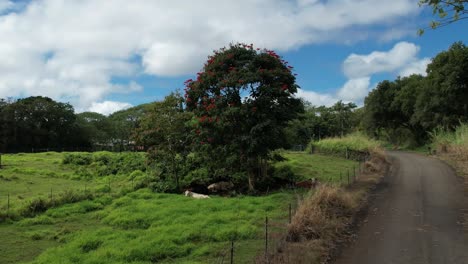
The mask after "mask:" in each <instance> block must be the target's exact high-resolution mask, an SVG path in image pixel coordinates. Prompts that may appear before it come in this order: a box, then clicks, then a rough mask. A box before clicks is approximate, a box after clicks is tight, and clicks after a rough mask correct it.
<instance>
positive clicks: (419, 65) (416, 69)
mask: <svg viewBox="0 0 468 264" xmlns="http://www.w3.org/2000/svg"><path fill="white" fill-rule="evenodd" d="M429 63H431V59H429V58H424V59H421V60H417V61H413V62H412V63H410V64H409V65H407V66H405V67H404V68H403V69H401V70H400V73H399V75H400V76H401V77H407V76H410V75H411V74H420V75H422V76H426V75H427V73H426V69H427V65H428V64H429Z"/></svg>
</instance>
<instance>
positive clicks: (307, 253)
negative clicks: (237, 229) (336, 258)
mask: <svg viewBox="0 0 468 264" xmlns="http://www.w3.org/2000/svg"><path fill="white" fill-rule="evenodd" d="M387 168H388V162H387V160H386V156H385V153H384V152H383V151H380V150H376V151H373V152H372V156H371V158H370V159H369V160H368V161H367V162H365V163H364V164H363V167H362V168H361V169H362V174H361V175H360V176H359V178H358V179H357V181H356V182H355V183H354V184H352V185H349V186H347V187H336V186H329V185H322V186H320V187H319V188H317V189H316V191H315V193H314V194H313V195H311V196H309V197H307V198H306V199H304V200H303V201H302V202H301V204H300V205H299V207H298V209H297V211H296V213H295V215H294V216H293V218H292V221H291V224H289V225H288V227H287V233H286V234H285V235H284V237H283V240H282V241H281V243H279V245H278V247H277V249H276V251H275V252H272V254H269V255H268V256H267V258H268V259H265V256H258V257H257V259H256V261H255V263H294V264H301V263H326V262H328V261H329V260H330V259H331V258H332V256H333V255H334V254H336V253H337V252H338V251H339V247H340V246H342V245H343V244H344V243H345V242H346V241H349V240H350V239H351V237H352V229H353V226H355V224H356V222H358V219H360V218H359V216H360V215H363V212H365V208H367V205H368V202H367V198H368V194H369V191H370V190H371V189H373V188H374V187H375V186H376V185H377V183H379V182H380V179H381V178H382V177H383V175H384V174H385V172H386V171H387Z"/></svg>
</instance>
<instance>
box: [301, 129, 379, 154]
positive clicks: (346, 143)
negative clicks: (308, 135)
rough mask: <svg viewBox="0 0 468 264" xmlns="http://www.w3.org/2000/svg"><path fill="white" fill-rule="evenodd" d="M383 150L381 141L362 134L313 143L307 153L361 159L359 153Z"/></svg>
mask: <svg viewBox="0 0 468 264" xmlns="http://www.w3.org/2000/svg"><path fill="white" fill-rule="evenodd" d="M378 148H381V143H380V142H379V141H376V140H373V139H370V138H368V137H367V136H365V135H363V134H361V133H354V134H351V135H347V136H345V137H342V138H326V139H322V140H320V141H315V142H311V143H310V144H309V146H308V150H307V151H309V152H310V151H312V149H315V150H316V151H318V152H320V153H322V154H326V155H332V156H337V157H348V158H351V159H356V160H358V159H360V158H361V157H359V153H366V152H371V151H373V150H375V149H378Z"/></svg>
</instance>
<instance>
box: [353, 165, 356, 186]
mask: <svg viewBox="0 0 468 264" xmlns="http://www.w3.org/2000/svg"><path fill="white" fill-rule="evenodd" d="M355 181H356V166H353V182H355Z"/></svg>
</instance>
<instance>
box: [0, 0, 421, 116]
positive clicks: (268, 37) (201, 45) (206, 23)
mask: <svg viewBox="0 0 468 264" xmlns="http://www.w3.org/2000/svg"><path fill="white" fill-rule="evenodd" d="M11 3H12V2H11V1H4V0H3V1H2V0H0V10H4V11H5V10H7V9H8V8H10V9H11ZM26 3H28V2H26ZM377 3H378V5H379V8H375V5H376V4H377ZM25 5H26V6H24V5H23V6H22V7H21V8H15V12H14V13H7V14H5V15H3V16H0V35H1V36H2V41H1V43H0V97H5V96H28V95H37V94H41V95H45V96H50V97H52V98H54V99H57V100H62V101H63V100H65V101H70V102H71V103H72V104H73V105H74V106H75V107H77V108H78V109H87V108H89V107H90V106H91V105H92V103H93V102H100V101H102V100H103V99H104V98H105V97H106V96H107V95H109V94H112V93H115V92H121V91H122V86H120V85H115V84H113V83H112V79H113V77H115V76H117V77H126V76H128V77H130V78H131V77H132V76H135V75H136V74H141V73H142V72H145V73H147V74H152V75H157V76H176V75H180V74H187V73H188V74H192V73H194V72H195V71H197V70H198V69H200V68H201V66H202V63H203V61H204V58H206V56H207V55H208V54H210V53H211V52H212V50H213V49H217V48H219V47H222V46H225V45H227V44H228V43H230V42H237V41H241V42H247V43H255V44H256V45H258V46H261V47H268V48H271V49H277V50H282V51H285V50H290V49H296V48H298V47H300V46H302V45H306V44H311V43H319V42H324V41H345V40H346V41H352V40H353V39H354V34H351V33H347V32H348V31H349V30H350V29H352V28H353V27H354V26H359V28H360V30H361V31H362V32H365V31H366V29H367V28H370V27H371V26H373V25H376V24H378V25H381V26H382V27H384V28H385V27H390V25H389V24H388V22H389V21H399V20H398V19H399V18H401V17H404V16H408V15H414V13H416V12H418V7H417V5H416V4H415V3H414V1H413V0H385V1H384V0H381V1H377V0H360V1H350V0H347V1H338V0H330V1H318V0H296V1H291V0H238V1H230V0H223V1H222V0H206V1H183V0H173V1H143V0H141V1H136V0H135V1H131V3H129V1H127V0H114V1H95V0H83V1H64V0H42V1H31V2H29V3H28V4H25ZM246 7H248V8H246ZM7 12H8V11H7ZM0 14H2V13H1V11H0ZM402 24H403V23H400V25H402ZM395 26H396V25H395V23H393V24H392V25H391V27H395ZM350 32H352V31H350ZM362 36H366V34H362ZM135 58H141V60H135ZM134 87H135V86H134ZM127 88H128V89H130V90H132V89H133V88H132V87H130V86H128V87H127ZM127 88H125V89H124V90H126V89H127ZM136 90H138V89H136Z"/></svg>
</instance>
